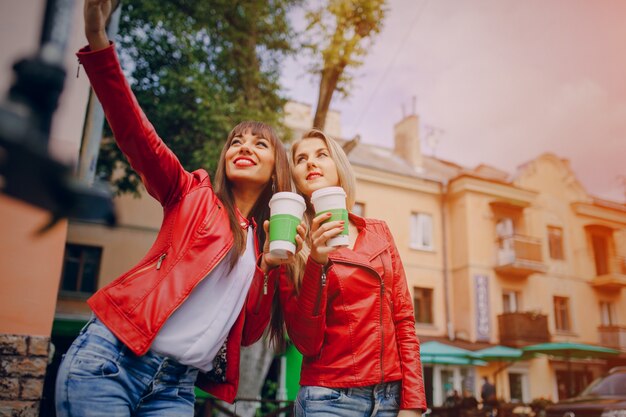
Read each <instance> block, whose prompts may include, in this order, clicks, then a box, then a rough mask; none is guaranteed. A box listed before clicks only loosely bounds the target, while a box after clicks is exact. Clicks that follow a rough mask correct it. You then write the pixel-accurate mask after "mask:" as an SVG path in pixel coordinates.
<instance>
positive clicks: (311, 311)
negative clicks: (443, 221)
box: [279, 130, 426, 417]
mask: <svg viewBox="0 0 626 417" xmlns="http://www.w3.org/2000/svg"><path fill="white" fill-rule="evenodd" d="M291 162H292V177H293V180H294V182H295V184H296V188H297V189H298V191H299V192H300V193H301V194H303V195H304V197H305V199H306V200H307V202H310V197H311V194H312V193H313V192H314V191H316V190H319V189H321V188H324V187H330V186H340V187H343V189H344V190H345V192H346V194H347V207H348V209H350V208H351V207H352V206H353V204H354V194H355V180H354V175H353V173H352V170H351V167H350V163H349V161H348V158H347V156H346V154H345V153H344V152H343V150H342V149H341V147H340V146H339V145H338V144H337V143H336V142H335V141H334V140H332V139H331V138H330V137H328V136H327V135H326V134H324V133H323V132H322V131H319V130H312V131H310V132H308V133H306V134H305V135H304V136H303V139H301V140H300V141H298V142H296V143H294V144H293V146H292V148H291ZM314 216H315V215H314V211H313V208H312V207H311V205H310V204H309V205H308V209H307V212H306V214H305V218H307V219H308V221H309V224H310V232H309V236H308V238H307V240H306V242H305V247H304V248H303V249H302V251H301V252H300V253H299V254H298V256H296V258H297V259H296V263H295V265H294V266H293V268H290V269H292V271H291V274H290V276H285V275H282V276H281V277H280V285H279V290H280V299H281V305H282V308H283V314H284V317H285V323H286V327H287V332H288V334H289V338H290V340H291V341H292V342H293V344H294V345H295V346H296V348H298V350H299V351H300V352H301V353H302V355H303V356H304V358H303V362H302V369H301V375H300V385H301V389H300V391H299V393H298V398H297V400H296V404H295V411H296V416H309V417H310V416H320V417H321V416H327V415H333V416H340V417H357V416H358V417H362V416H385V417H387V416H389V417H391V416H396V415H399V416H405V417H408V416H420V415H421V412H422V411H423V410H425V409H426V401H425V395H424V385H423V380H422V367H421V363H420V358H419V342H418V339H417V336H416V334H415V321H414V320H415V319H414V315H413V305H412V302H411V296H410V294H409V290H408V287H407V282H406V278H405V275H404V269H403V267H402V261H401V260H400V256H399V254H398V251H397V249H396V246H395V244H394V241H393V238H392V236H391V233H390V232H389V228H388V227H387V225H386V224H385V223H384V222H383V221H380V220H374V219H366V218H362V217H359V216H356V215H355V214H353V213H349V225H348V226H349V241H350V243H349V245H348V247H344V248H337V247H328V246H326V242H327V241H328V239H330V238H332V237H334V236H336V235H338V234H339V233H340V232H341V231H342V229H343V226H344V225H343V222H342V221H327V220H328V219H329V217H330V214H321V215H319V216H317V217H314Z"/></svg>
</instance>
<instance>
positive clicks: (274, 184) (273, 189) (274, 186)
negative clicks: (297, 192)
mask: <svg viewBox="0 0 626 417" xmlns="http://www.w3.org/2000/svg"><path fill="white" fill-rule="evenodd" d="M275 193H276V182H275V181H274V178H272V194H275Z"/></svg>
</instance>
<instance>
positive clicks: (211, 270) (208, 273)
mask: <svg viewBox="0 0 626 417" xmlns="http://www.w3.org/2000/svg"><path fill="white" fill-rule="evenodd" d="M215 205H216V206H217V210H218V211H216V212H215V213H213V215H212V216H211V218H209V220H207V222H206V223H205V224H204V225H203V226H202V228H203V229H206V228H207V225H208V224H210V223H211V221H212V220H214V219H215V217H217V213H219V210H221V209H222V206H220V204H219V203H216V204H215ZM234 240H235V239H234V238H233V240H232V241H231V242H230V246H229V247H228V248H227V250H226V251H224V254H223V255H222V256H221V257H220V258H219V259H218V260H217V262H216V263H215V265H213V268H211V269H210V270H209V271H208V272H207V273H206V274H204V278H206V277H207V276H209V275H210V274H211V272H213V270H214V269H215V267H216V266H218V265H219V264H220V262H222V261H223V260H224V258H225V257H226V255H227V254H228V252H230V250H231V249H232V247H233V241H234ZM204 278H202V279H201V280H199V281H198V282H196V284H195V285H194V286H193V288H192V289H191V290H190V291H189V293H187V296H186V297H185V300H186V299H187V297H189V294H191V293H192V292H193V290H194V289H195V288H196V287H197V286H198V285H199V284H200V283H201V282H202V281H204ZM183 304H184V300H183V301H182V302H181V303H180V304H178V305H177V306H176V308H175V309H174V310H172V311H171V312H170V314H169V315H168V316H167V318H166V319H165V321H167V319H169V318H170V317H172V314H174V313H175V312H176V310H178V309H179V308H180V306H182V305H183ZM165 321H164V322H163V323H165ZM159 330H160V329H159ZM157 331H158V330H157Z"/></svg>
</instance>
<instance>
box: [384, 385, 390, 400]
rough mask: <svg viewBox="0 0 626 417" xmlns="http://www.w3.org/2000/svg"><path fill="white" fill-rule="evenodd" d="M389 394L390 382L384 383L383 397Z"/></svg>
mask: <svg viewBox="0 0 626 417" xmlns="http://www.w3.org/2000/svg"><path fill="white" fill-rule="evenodd" d="M390 395H391V383H390V382H387V383H385V397H389V396H390Z"/></svg>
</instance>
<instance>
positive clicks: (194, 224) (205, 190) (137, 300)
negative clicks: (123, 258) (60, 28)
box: [77, 45, 277, 402]
mask: <svg viewBox="0 0 626 417" xmlns="http://www.w3.org/2000/svg"><path fill="white" fill-rule="evenodd" d="M77 56H78V59H79V61H80V63H81V64H82V65H83V66H84V68H85V70H86V72H87V75H88V77H89V80H90V81H91V85H92V87H93V89H94V91H95V92H96V94H97V96H98V98H99V100H100V102H101V103H102V106H103V108H104V112H105V114H106V117H107V120H108V122H109V124H110V126H111V128H112V130H113V132H114V135H115V139H116V141H117V144H118V146H119V147H120V149H121V150H122V152H123V153H124V154H125V155H126V157H127V158H128V161H129V162H130V164H131V166H132V167H133V169H134V170H135V171H137V173H138V174H139V175H140V176H141V179H142V181H143V184H144V185H145V187H146V190H147V191H148V192H149V193H150V195H152V196H153V197H154V198H156V199H157V200H158V201H159V202H160V203H161V205H162V206H163V223H162V225H161V228H160V230H159V233H158V235H157V238H156V241H155V242H154V244H153V245H152V247H151V249H150V250H149V251H148V253H147V254H146V256H145V257H144V258H143V259H142V260H141V261H139V263H137V265H136V266H134V267H133V268H132V269H130V270H129V271H128V272H126V273H125V274H123V275H122V276H120V277H118V278H117V279H115V280H114V281H113V282H111V283H110V284H108V285H107V286H105V287H103V288H102V289H100V290H99V291H98V292H96V294H94V295H93V296H92V297H91V298H90V299H89V300H88V304H89V306H90V307H91V309H92V310H93V311H94V313H95V314H96V315H97V316H98V318H99V319H100V320H101V321H102V322H103V323H104V324H105V325H106V326H107V327H108V328H109V329H110V330H111V331H112V332H113V333H114V334H115V335H116V336H117V337H118V338H119V339H120V340H121V341H122V342H123V343H124V344H125V345H126V346H127V347H128V348H130V349H131V350H132V351H133V352H134V353H135V354H137V355H143V354H144V353H146V352H147V351H148V349H149V348H150V345H151V344H152V342H153V341H154V338H155V337H156V335H157V333H158V331H159V329H160V328H161V326H162V325H163V323H165V321H166V320H167V319H168V317H169V316H170V315H171V314H172V313H173V312H174V311H175V310H176V309H177V308H178V307H179V306H180V305H181V304H182V303H183V302H184V301H185V299H186V298H187V296H188V295H189V294H190V293H191V291H192V290H193V289H194V288H195V287H196V285H198V284H199V283H200V281H201V280H202V279H203V278H204V277H206V276H207V274H209V272H211V271H212V270H213V268H214V267H215V266H216V265H217V264H218V263H219V262H221V261H222V260H223V259H224V258H225V256H226V255H227V253H228V252H229V251H230V249H231V248H232V246H233V234H232V231H231V229H230V223H229V220H228V213H227V210H226V208H225V207H224V206H223V204H222V202H221V201H220V200H219V199H218V197H217V196H216V195H215V193H214V192H213V188H212V186H211V181H210V178H209V175H208V173H207V172H206V171H204V170H197V171H194V172H187V171H185V170H184V169H183V167H182V165H181V164H180V162H179V161H178V159H177V158H176V156H175V155H174V154H173V153H172V151H171V150H170V149H169V148H168V147H167V146H166V145H165V144H164V143H163V141H162V140H161V139H160V138H159V136H158V135H157V133H156V132H155V130H154V128H153V127H152V125H151V124H150V122H149V121H148V120H147V118H146V116H145V115H144V113H143V111H142V110H141V108H140V107H139V104H138V103H137V101H136V99H135V96H134V95H133V93H132V92H131V90H130V88H129V86H128V83H127V81H126V79H125V77H124V75H123V73H122V71H121V68H120V64H119V60H118V58H117V54H116V53H115V50H114V47H113V46H112V45H111V46H109V47H108V48H106V49H103V50H99V51H94V52H92V51H90V50H89V49H88V48H83V49H81V50H80V51H79V53H78V54H77ZM255 243H256V248H255V249H256V253H257V254H258V253H259V247H258V246H259V245H258V242H257V241H256V239H255ZM275 274H277V273H276V272H272V274H271V275H272V277H268V276H264V274H263V272H262V271H261V270H260V269H259V268H258V267H257V269H256V273H255V276H254V278H253V281H252V285H251V287H250V290H249V292H248V296H247V300H246V304H245V306H244V308H243V309H242V311H241V313H240V314H239V317H238V318H237V320H236V322H235V324H234V325H233V327H232V328H231V330H230V333H229V335H228V339H227V353H226V355H227V358H228V365H227V368H226V381H225V382H223V383H215V382H211V381H209V380H208V379H205V378H203V374H202V373H200V376H199V377H198V381H197V385H198V386H199V387H200V388H202V389H203V390H205V391H207V392H210V393H211V394H213V395H215V396H216V397H218V398H220V399H223V400H226V401H229V402H233V400H234V399H235V396H236V394H237V388H238V383H239V350H240V345H250V344H252V343H254V342H255V341H257V340H258V339H259V338H260V337H261V335H262V333H263V330H264V329H265V327H266V326H267V324H268V323H269V316H270V309H271V302H272V296H271V294H273V292H274V281H275V277H274V275H275Z"/></svg>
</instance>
